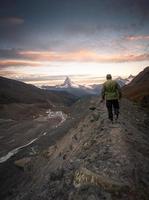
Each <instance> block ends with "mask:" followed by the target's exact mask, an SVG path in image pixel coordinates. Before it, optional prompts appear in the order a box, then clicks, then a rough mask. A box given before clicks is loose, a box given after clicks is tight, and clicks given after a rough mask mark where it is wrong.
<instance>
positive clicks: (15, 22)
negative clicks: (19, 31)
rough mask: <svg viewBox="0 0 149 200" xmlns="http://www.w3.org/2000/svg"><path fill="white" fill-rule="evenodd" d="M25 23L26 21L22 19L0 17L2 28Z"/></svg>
mask: <svg viewBox="0 0 149 200" xmlns="http://www.w3.org/2000/svg"><path fill="white" fill-rule="evenodd" d="M23 23H24V19H23V18H21V17H0V25H1V26H15V25H21V24H23Z"/></svg>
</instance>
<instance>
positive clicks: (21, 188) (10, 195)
mask: <svg viewBox="0 0 149 200" xmlns="http://www.w3.org/2000/svg"><path fill="white" fill-rule="evenodd" d="M91 107H95V108H96V109H95V110H90V109H89V108H91ZM74 110H75V112H76V113H77V114H76V113H75V114H73V117H70V118H68V119H67V120H66V121H65V122H64V123H63V124H61V126H59V127H57V128H56V129H50V130H49V129H48V128H49V127H48V124H46V126H45V125H44V126H43V124H42V123H41V126H39V123H37V122H36V123H37V124H38V126H39V127H38V128H37V130H40V128H41V130H42V133H45V132H46V133H47V134H46V135H42V136H41V137H40V138H39V140H37V141H35V143H32V144H31V145H29V146H27V147H26V148H24V149H22V150H21V151H20V152H18V153H17V154H16V155H14V156H12V157H11V158H10V159H8V160H7V161H6V162H3V163H0V177H1V179H0V184H1V187H0V197H1V199H6V200H10V199H11V200H31V199H32V200H38V199H42V200H54V199H55V200H66V199H68V200H98V199H100V200H148V199H149V137H148V128H149V127H148V119H149V118H148V116H147V114H146V113H145V112H144V111H143V110H142V109H140V108H138V107H137V106H136V105H134V104H133V103H131V102H129V101H127V100H123V101H122V102H121V115H120V118H119V120H118V122H115V123H114V124H111V123H110V122H109V121H108V119H107V112H106V107H105V105H104V104H100V103H99V99H97V98H92V99H90V100H89V102H88V103H86V104H85V105H83V104H82V103H80V104H79V103H78V104H76V105H75V107H74ZM83 110H84V111H83ZM37 124H36V125H37ZM3 126H4V123H3ZM36 127H37V126H36ZM3 128H4V127H3ZM43 129H45V130H43ZM35 133H37V131H35ZM37 135H38V137H39V134H37ZM1 139H3V138H1ZM2 149H3V148H1V152H2Z"/></svg>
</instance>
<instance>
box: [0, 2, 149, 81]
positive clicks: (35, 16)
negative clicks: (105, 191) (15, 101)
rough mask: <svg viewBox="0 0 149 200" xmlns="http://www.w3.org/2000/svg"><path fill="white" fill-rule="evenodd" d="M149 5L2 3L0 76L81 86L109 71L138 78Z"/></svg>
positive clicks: (148, 45) (146, 56)
mask: <svg viewBox="0 0 149 200" xmlns="http://www.w3.org/2000/svg"><path fill="white" fill-rule="evenodd" d="M148 6H149V4H148V1H147V0H143V1H142V3H141V6H140V1H139V0H136V1H135V2H134V3H132V2H131V1H128V0H126V1H125V2H124V1H122V0H120V1H116V0H112V1H110V0H108V1H98V0H87V1H83V0H81V1H79V0H76V1H75V3H74V1H73V0H69V1H68V0H64V1H58V0H55V1H53V0H49V1H43V2H42V1H38V2H37V1H34V0H31V1H30V3H29V4H27V3H25V1H24V2H22V4H20V1H19V0H16V1H15V5H14V6H12V4H11V2H6V3H4V4H2V5H1V7H0V10H1V11H3V10H6V11H7V12H6V14H5V15H2V16H0V75H1V76H5V77H9V78H14V79H17V80H21V81H25V82H29V83H33V84H37V85H40V84H42V83H43V82H44V83H45V84H58V83H59V82H61V81H63V79H64V77H65V76H67V75H69V76H72V77H74V76H75V81H76V82H80V83H83V82H84V84H90V83H95V82H96V83H98V82H99V81H100V80H101V79H100V78H99V79H96V77H105V75H106V74H107V73H111V74H112V75H113V76H125V77H126V76H128V75H130V74H133V75H136V74H137V73H138V72H140V71H141V70H142V69H143V68H145V67H146V66H148V65H149V25H148V20H149V14H148V9H147V8H148ZM20 13H21V15H20ZM56 76H59V78H58V79H55V80H53V79H52V77H53V78H54V77H56ZM82 76H84V77H85V78H80V77H82ZM76 77H77V78H76ZM41 79H42V80H41Z"/></svg>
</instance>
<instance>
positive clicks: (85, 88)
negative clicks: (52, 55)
mask: <svg viewBox="0 0 149 200" xmlns="http://www.w3.org/2000/svg"><path fill="white" fill-rule="evenodd" d="M133 78H134V76H132V75H130V76H129V77H128V78H126V79H123V78H121V77H118V78H116V79H115V80H116V81H117V82H118V83H119V85H120V86H121V87H123V86H124V85H126V84H129V83H130V81H132V79H133ZM41 88H42V89H45V90H48V91H66V92H68V93H70V94H73V95H75V96H78V97H81V96H88V95H100V93H101V89H102V84H93V85H80V84H76V83H74V82H73V81H72V80H71V79H70V77H68V76H67V77H66V79H65V80H64V83H63V84H61V85H56V86H44V85H43V86H42V87H41Z"/></svg>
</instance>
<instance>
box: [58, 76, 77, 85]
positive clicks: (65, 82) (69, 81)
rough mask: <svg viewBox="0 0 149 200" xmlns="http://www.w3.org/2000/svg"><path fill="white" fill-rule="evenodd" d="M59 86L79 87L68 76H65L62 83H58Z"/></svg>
mask: <svg viewBox="0 0 149 200" xmlns="http://www.w3.org/2000/svg"><path fill="white" fill-rule="evenodd" d="M60 87H61V88H79V85H77V84H76V83H74V82H73V81H71V79H70V78H69V76H67V77H66V79H65V81H64V83H63V84H62V85H60Z"/></svg>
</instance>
